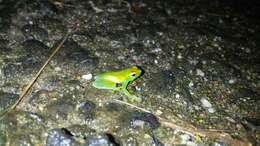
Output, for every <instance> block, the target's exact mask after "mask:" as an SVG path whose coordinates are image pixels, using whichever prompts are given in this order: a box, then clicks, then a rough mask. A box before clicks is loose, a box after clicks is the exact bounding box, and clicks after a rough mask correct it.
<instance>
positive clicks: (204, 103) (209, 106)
mask: <svg viewBox="0 0 260 146" xmlns="http://www.w3.org/2000/svg"><path fill="white" fill-rule="evenodd" d="M200 102H201V103H202V106H203V107H205V108H211V107H212V104H211V103H210V102H209V101H208V100H207V99H206V98H204V97H203V98H201V99H200Z"/></svg>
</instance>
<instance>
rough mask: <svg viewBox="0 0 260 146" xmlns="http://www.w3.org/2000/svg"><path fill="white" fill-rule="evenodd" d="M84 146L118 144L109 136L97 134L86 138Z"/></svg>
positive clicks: (111, 145) (115, 145)
mask: <svg viewBox="0 0 260 146" xmlns="http://www.w3.org/2000/svg"><path fill="white" fill-rule="evenodd" d="M84 146H119V144H117V143H116V142H115V138H114V137H113V136H112V135H110V134H97V135H92V136H90V137H88V138H87V139H86V143H85V145H84Z"/></svg>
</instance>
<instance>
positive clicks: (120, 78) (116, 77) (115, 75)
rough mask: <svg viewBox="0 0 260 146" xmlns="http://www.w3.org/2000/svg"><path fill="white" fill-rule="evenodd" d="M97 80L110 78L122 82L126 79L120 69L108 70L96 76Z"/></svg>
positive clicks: (109, 79) (115, 81)
mask: <svg viewBox="0 0 260 146" xmlns="http://www.w3.org/2000/svg"><path fill="white" fill-rule="evenodd" d="M95 80H108V81H112V82H114V83H120V82H122V81H123V80H125V77H124V76H122V73H121V72H120V71H108V72H105V73H101V74H99V75H97V76H95Z"/></svg>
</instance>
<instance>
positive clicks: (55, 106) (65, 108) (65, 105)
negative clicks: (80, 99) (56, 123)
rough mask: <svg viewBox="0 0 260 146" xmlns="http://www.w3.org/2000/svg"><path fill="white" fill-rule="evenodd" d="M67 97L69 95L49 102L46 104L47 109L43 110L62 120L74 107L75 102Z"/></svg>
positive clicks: (65, 118)
mask: <svg viewBox="0 0 260 146" xmlns="http://www.w3.org/2000/svg"><path fill="white" fill-rule="evenodd" d="M67 98H68V99H67ZM69 98H70V97H69V96H68V97H63V98H62V99H58V100H56V101H53V102H51V103H50V104H48V105H47V106H46V110H47V111H45V112H46V113H47V114H48V115H49V116H52V117H55V118H58V119H62V120H67V119H68V115H69V114H71V113H72V112H73V111H74V109H75V103H74V102H73V101H72V100H71V99H69Z"/></svg>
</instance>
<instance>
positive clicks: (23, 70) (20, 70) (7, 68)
mask: <svg viewBox="0 0 260 146" xmlns="http://www.w3.org/2000/svg"><path fill="white" fill-rule="evenodd" d="M40 65H41V60H40V59H39V58H38V57H36V56H34V55H26V56H22V57H20V58H17V59H14V60H11V59H5V60H4V65H3V69H2V71H3V74H4V76H5V77H12V78H13V77H21V76H24V75H30V74H32V73H33V71H36V70H37V69H39V67H40Z"/></svg>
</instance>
